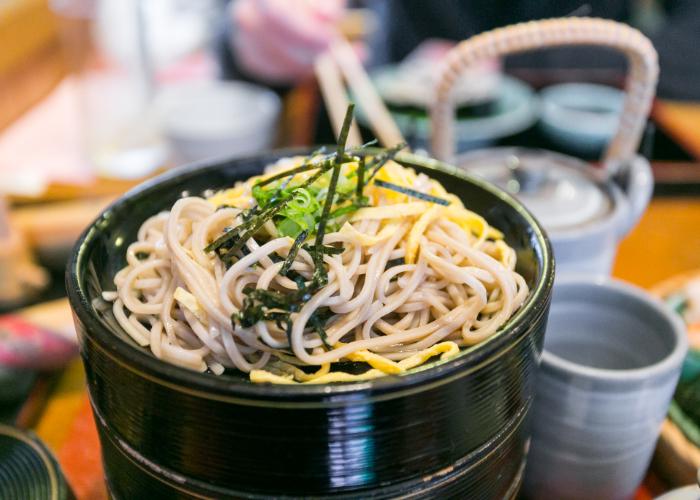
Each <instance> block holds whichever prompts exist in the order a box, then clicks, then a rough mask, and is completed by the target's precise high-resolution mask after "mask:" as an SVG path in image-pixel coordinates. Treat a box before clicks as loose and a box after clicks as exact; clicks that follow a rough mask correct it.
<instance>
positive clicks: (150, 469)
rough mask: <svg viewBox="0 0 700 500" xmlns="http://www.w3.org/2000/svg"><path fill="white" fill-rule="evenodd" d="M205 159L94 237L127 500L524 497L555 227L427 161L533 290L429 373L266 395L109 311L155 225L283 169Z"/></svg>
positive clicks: (89, 358) (84, 331)
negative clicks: (209, 195) (144, 235)
mask: <svg viewBox="0 0 700 500" xmlns="http://www.w3.org/2000/svg"><path fill="white" fill-rule="evenodd" d="M300 153H305V151H304V152H302V151H298V150H297V151H289V150H288V151H278V152H272V153H269V154H265V155H262V156H255V157H251V158H244V159H236V160H231V161H220V162H215V163H203V164H199V165H193V166H190V167H185V168H182V169H178V170H174V171H172V172H169V173H167V174H165V175H163V176H161V177H159V178H157V179H155V180H153V181H151V182H148V183H146V184H144V185H142V186H140V187H138V188H136V189H134V190H133V191H131V192H129V193H128V194H127V195H125V196H124V197H123V198H121V199H120V200H119V201H117V202H116V203H115V204H113V205H112V206H111V207H109V208H108V209H107V210H106V211H105V212H104V213H103V214H102V215H100V217H99V218H98V219H97V220H96V221H95V222H94V223H93V224H92V225H91V226H90V227H89V228H88V229H87V230H86V232H85V233H84V234H83V236H82V237H81V238H80V241H79V242H78V243H77V245H76V247H75V250H74V253H73V255H72V259H71V262H70V265H69V269H68V273H67V287H68V294H69V297H70V302H71V306H72V308H73V311H74V313H75V314H74V315H75V322H76V326H77V329H78V332H79V338H80V347H81V354H82V358H83V362H84V364H85V370H86V373H87V380H88V385H89V391H90V397H91V401H92V407H93V411H94V414H95V420H96V422H97V427H98V430H99V434H100V439H101V443H102V456H103V461H104V465H105V471H106V476H107V481H108V487H109V490H110V492H111V494H112V495H113V497H114V498H117V499H124V500H126V499H131V498H147V497H148V496H149V495H151V496H154V497H158V498H160V497H161V496H164V497H168V498H177V497H182V498H185V497H216V498H226V497H230V498H262V497H269V496H274V497H305V498H308V497H324V496H336V497H341V498H342V497H346V498H358V497H363V498H367V497H373V498H395V497H397V496H408V497H410V498H423V497H431V498H435V497H439V498H449V497H457V498H467V497H469V498H504V497H509V496H513V495H514V494H515V492H516V491H517V489H518V486H519V482H520V475H521V472H522V466H523V463H524V460H525V454H526V448H527V442H528V437H529V430H528V429H529V425H528V413H529V410H530V406H531V404H532V398H533V386H534V377H535V375H536V370H537V367H538V363H539V357H540V353H541V350H542V341H543V335H544V328H545V323H546V318H547V310H548V307H549V301H550V295H551V289H552V283H553V277H554V269H553V268H554V265H553V261H552V253H551V249H550V246H549V243H548V241H547V238H546V237H545V235H544V233H543V231H542V229H541V227H540V226H539V225H538V224H537V222H536V221H535V220H534V219H533V218H532V216H531V215H530V214H529V213H528V212H527V211H526V210H525V209H524V208H523V207H522V205H520V204H519V203H518V202H517V201H515V200H514V199H513V198H511V197H510V196H508V195H507V194H505V193H504V192H502V191H500V190H499V189H497V188H496V187H494V186H492V185H490V184H487V183H485V182H483V181H481V180H477V179H473V178H471V177H468V176H467V175H465V174H464V173H462V172H461V171H458V170H457V169H455V168H453V167H450V166H448V165H444V164H442V163H439V162H436V161H433V160H427V159H424V158H420V157H416V156H412V155H402V156H400V157H399V159H400V161H401V162H402V163H403V164H405V165H407V166H411V167H414V168H415V169H417V170H418V171H422V172H426V173H427V174H429V175H431V176H432V177H434V178H436V179H437V180H439V181H440V182H442V183H443V185H444V186H445V187H446V188H447V189H448V190H449V191H451V192H453V193H455V194H457V195H458V196H460V197H461V198H462V199H463V200H464V203H465V205H466V206H467V207H468V208H470V209H472V210H474V211H476V212H478V213H480V214H482V215H483V216H485V217H486V219H487V220H488V221H489V222H490V223H492V224H494V225H495V226H496V227H498V228H499V229H501V230H502V231H503V232H504V233H505V235H506V240H507V242H508V243H509V244H510V245H511V246H513V247H514V248H515V249H516V250H517V254H518V270H519V272H520V273H521V274H523V276H524V277H525V278H526V280H527V282H528V283H529V285H530V288H531V292H530V296H529V297H528V299H527V301H526V303H525V304H524V306H523V307H522V308H521V309H520V310H519V311H518V312H517V313H516V315H515V316H514V317H513V318H511V320H510V321H509V322H508V323H507V325H506V326H505V327H504V328H502V329H501V330H500V331H499V332H498V333H496V334H495V335H494V336H493V337H491V338H490V339H488V340H487V341H485V342H483V343H482V344H480V345H478V346H475V347H472V348H470V349H467V350H464V351H463V352H462V353H461V354H460V355H459V356H457V357H456V358H453V359H451V360H449V361H447V362H435V363H433V364H431V365H428V367H427V368H426V369H421V370H419V371H416V372H414V373H409V374H406V375H402V376H391V377H384V378H381V379H377V380H372V381H369V382H361V383H348V384H333V385H297V386H275V385H254V384H251V383H250V382H249V381H248V379H247V376H246V375H244V374H241V373H237V372H235V371H232V372H227V373H225V374H224V375H221V376H216V375H213V374H208V373H204V374H202V373H194V372H191V371H188V370H186V369H184V368H180V367H177V366H172V365H169V364H167V363H165V362H162V361H159V360H158V359H156V358H155V357H154V356H153V355H152V354H151V352H150V351H148V350H147V349H143V348H140V347H138V346H137V345H136V344H135V343H133V342H132V341H131V339H130V338H129V337H128V336H127V335H126V334H125V333H124V332H122V331H121V330H120V329H119V327H118V326H116V323H115V321H114V319H113V317H112V316H111V312H107V313H101V312H98V311H97V310H96V309H95V308H94V307H93V301H94V300H95V299H98V300H99V298H100V294H101V292H102V291H103V290H113V289H114V285H113V282H112V280H113V277H114V274H115V273H116V272H117V271H118V270H119V269H120V268H121V267H122V266H123V265H124V264H125V259H124V252H125V250H126V246H127V245H128V244H129V242H131V241H133V240H134V239H135V237H136V232H137V229H138V227H139V226H140V224H141V223H142V222H143V221H144V220H145V219H146V218H147V217H149V216H150V215H153V214H155V213H156V212H158V211H161V210H165V209H168V208H169V207H170V206H171V205H172V204H173V203H174V202H175V201H176V200H177V199H178V198H179V197H180V196H182V195H183V193H184V192H186V193H190V194H199V193H202V192H203V191H205V190H207V189H211V188H215V189H216V188H223V187H228V186H231V185H233V183H234V182H236V181H239V180H242V179H246V178H248V177H250V176H252V175H254V174H258V173H260V171H261V170H262V169H263V168H264V167H265V166H266V165H268V164H270V163H272V162H274V161H275V160H276V159H277V158H280V157H283V156H289V155H292V154H300Z"/></svg>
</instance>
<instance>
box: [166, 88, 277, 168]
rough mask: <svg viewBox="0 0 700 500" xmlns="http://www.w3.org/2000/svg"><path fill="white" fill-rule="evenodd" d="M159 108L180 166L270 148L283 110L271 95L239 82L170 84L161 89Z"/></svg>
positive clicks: (263, 90) (261, 89)
mask: <svg viewBox="0 0 700 500" xmlns="http://www.w3.org/2000/svg"><path fill="white" fill-rule="evenodd" d="M158 105H159V110H160V113H161V119H162V123H163V130H164V132H165V135H166V137H167V138H168V142H169V143H170V146H171V148H172V150H173V154H174V156H175V159H176V160H178V161H182V162H191V161H197V160H202V159H205V158H214V157H220V156H241V155H246V154H254V153H257V152H260V151H263V150H265V149H268V148H269V147H270V146H272V144H273V142H274V140H275V136H276V134H277V122H278V119H279V115H280V110H281V102H280V99H279V97H278V96H277V95H276V94H275V93H274V92H272V91H270V90H268V89H266V88H264V87H259V86H257V85H252V84H249V83H244V82H238V81H232V82H223V81H200V82H189V83H183V84H177V85H173V86H170V87H167V88H165V89H163V91H162V92H161V94H160V95H159V96H158Z"/></svg>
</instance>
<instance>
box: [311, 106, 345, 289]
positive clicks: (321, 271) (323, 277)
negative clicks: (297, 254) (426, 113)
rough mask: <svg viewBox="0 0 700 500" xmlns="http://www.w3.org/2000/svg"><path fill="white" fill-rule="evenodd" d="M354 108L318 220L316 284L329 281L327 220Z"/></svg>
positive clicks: (342, 135) (341, 134)
mask: <svg viewBox="0 0 700 500" xmlns="http://www.w3.org/2000/svg"><path fill="white" fill-rule="evenodd" d="M354 109H355V105H354V104H352V103H350V104H349V105H348V109H347V111H346V112H345V119H344V120H343V127H342V128H341V130H340V136H339V137H338V150H337V154H336V158H335V161H334V162H333V175H332V176H331V182H330V184H329V185H328V192H327V193H326V202H325V203H324V205H323V212H322V213H321V218H320V219H319V221H318V228H317V229H316V244H315V246H314V252H313V255H312V258H313V260H314V266H315V269H314V274H313V281H314V284H315V285H316V286H325V284H326V283H327V282H328V274H327V272H326V268H325V267H324V266H323V237H324V236H325V234H326V222H327V221H328V215H329V214H330V213H331V207H332V205H333V197H334V196H335V190H336V187H337V186H338V177H340V165H341V164H342V161H343V155H344V154H345V143H346V142H347V140H348V134H349V133H350V124H351V123H352V117H353V114H352V113H353V110H354Z"/></svg>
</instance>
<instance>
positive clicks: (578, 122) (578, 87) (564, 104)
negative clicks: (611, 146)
mask: <svg viewBox="0 0 700 500" xmlns="http://www.w3.org/2000/svg"><path fill="white" fill-rule="evenodd" d="M540 97H541V100H542V114H541V118H540V120H541V122H540V126H541V128H542V130H543V132H544V133H545V135H546V136H547V137H548V138H549V139H550V140H551V141H552V142H554V143H555V144H557V145H559V146H561V147H564V148H566V149H567V150H569V151H571V152H573V153H578V154H584V155H597V154H599V153H600V152H601V151H602V150H603V148H604V147H605V146H606V145H607V144H608V142H609V141H610V139H612V137H613V135H615V131H616V130H617V127H618V125H619V123H620V114H621V113H622V102H623V98H624V93H623V92H622V91H621V90H618V89H616V88H614V87H608V86H606V85H597V84H592V83H565V84H561V85H553V86H551V87H547V88H545V89H544V90H542V92H540Z"/></svg>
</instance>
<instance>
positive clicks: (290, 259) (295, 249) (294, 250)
mask: <svg viewBox="0 0 700 500" xmlns="http://www.w3.org/2000/svg"><path fill="white" fill-rule="evenodd" d="M308 235H309V230H308V229H307V230H305V231H302V232H301V233H299V236H297V237H296V239H295V240H294V243H293V244H292V247H291V248H290V249H289V253H288V254H287V258H286V259H285V261H284V264H283V265H282V268H281V269H280V274H281V275H282V276H287V272H288V271H289V269H290V268H291V267H292V264H293V263H294V259H296V258H297V254H298V253H299V247H301V244H302V243H304V240H305V239H306V237H307V236H308Z"/></svg>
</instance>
